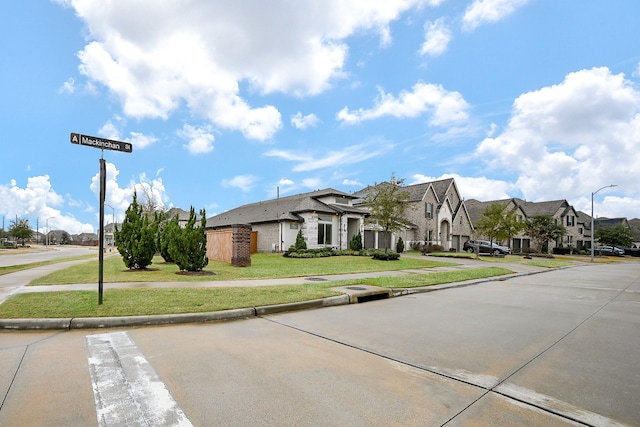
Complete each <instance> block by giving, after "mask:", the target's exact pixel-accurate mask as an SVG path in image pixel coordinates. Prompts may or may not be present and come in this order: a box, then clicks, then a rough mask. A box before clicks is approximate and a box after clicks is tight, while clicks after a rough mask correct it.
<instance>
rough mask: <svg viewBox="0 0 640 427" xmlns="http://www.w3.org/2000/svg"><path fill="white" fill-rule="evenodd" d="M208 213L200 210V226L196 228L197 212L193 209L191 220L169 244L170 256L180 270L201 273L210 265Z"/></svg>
mask: <svg viewBox="0 0 640 427" xmlns="http://www.w3.org/2000/svg"><path fill="white" fill-rule="evenodd" d="M206 223H207V218H206V213H205V211H204V209H202V210H200V226H196V212H195V209H193V206H192V207H191V209H190V211H189V220H188V221H187V224H186V225H185V226H184V228H179V229H178V230H176V232H175V233H174V235H173V238H172V239H171V240H170V242H169V254H170V255H171V258H173V260H174V261H175V263H176V265H177V266H178V268H180V270H185V271H199V270H202V269H203V268H204V267H206V266H207V264H209V258H207V235H206V231H205V228H206Z"/></svg>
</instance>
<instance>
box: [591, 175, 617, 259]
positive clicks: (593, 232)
mask: <svg viewBox="0 0 640 427" xmlns="http://www.w3.org/2000/svg"><path fill="white" fill-rule="evenodd" d="M611 187H617V185H616V184H611V185H605V186H604V187H602V188H598V189H597V190H596V191H594V192H593V193H591V262H593V251H594V250H595V248H594V243H593V236H594V234H596V230H595V227H596V226H595V221H594V220H593V196H595V195H596V194H598V192H599V191H600V190H604V189H605V188H611Z"/></svg>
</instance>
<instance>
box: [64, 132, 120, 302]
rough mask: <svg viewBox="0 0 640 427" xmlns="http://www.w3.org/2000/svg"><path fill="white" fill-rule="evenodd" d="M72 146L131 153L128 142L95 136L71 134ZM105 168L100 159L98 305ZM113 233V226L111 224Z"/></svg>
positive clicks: (99, 299) (102, 273)
mask: <svg viewBox="0 0 640 427" xmlns="http://www.w3.org/2000/svg"><path fill="white" fill-rule="evenodd" d="M70 141H71V143H72V144H78V145H87V146H89V147H95V148H99V149H101V150H102V153H103V154H104V150H114V151H122V152H125V153H131V152H132V151H133V146H132V145H131V143H130V142H122V141H114V140H111V139H104V138H98V137H97V136H89V135H82V134H79V133H73V132H72V133H71V136H70ZM106 182H107V167H106V164H105V161H104V158H103V157H101V158H100V235H99V237H98V239H99V240H98V251H99V253H98V304H102V294H103V283H104V251H105V248H104V199H105V192H106V189H107V184H106ZM112 225H113V227H114V231H115V224H112Z"/></svg>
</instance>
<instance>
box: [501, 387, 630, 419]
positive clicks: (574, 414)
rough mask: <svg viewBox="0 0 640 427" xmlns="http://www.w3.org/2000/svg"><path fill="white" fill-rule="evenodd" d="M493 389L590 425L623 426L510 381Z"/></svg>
mask: <svg viewBox="0 0 640 427" xmlns="http://www.w3.org/2000/svg"><path fill="white" fill-rule="evenodd" d="M495 391H496V392H498V393H500V394H502V395H503V396H508V397H511V398H513V399H517V400H520V401H521V402H525V403H526V404H529V405H533V406H537V407H538V408H543V409H545V410H547V411H550V412H553V413H556V414H560V415H563V416H565V417H567V418H570V419H573V420H577V421H580V422H582V423H585V424H587V425H590V426H597V427H619V426H624V424H620V423H618V422H616V421H614V420H611V419H609V418H607V417H603V416H602V415H598V414H595V413H593V412H590V411H586V410H584V409H581V408H578V407H576V406H574V405H571V404H570V403H567V402H563V401H561V400H558V399H555V398H553V397H551V396H547V395H545V394H541V393H536V392H535V391H533V390H529V389H527V388H524V387H520V386H517V385H515V384H511V383H503V384H500V385H499V386H498V387H496V388H495Z"/></svg>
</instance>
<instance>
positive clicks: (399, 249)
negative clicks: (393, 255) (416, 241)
mask: <svg viewBox="0 0 640 427" xmlns="http://www.w3.org/2000/svg"><path fill="white" fill-rule="evenodd" d="M396 252H398V253H399V254H401V253H402V252H404V240H402V237H398V241H397V242H396Z"/></svg>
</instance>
